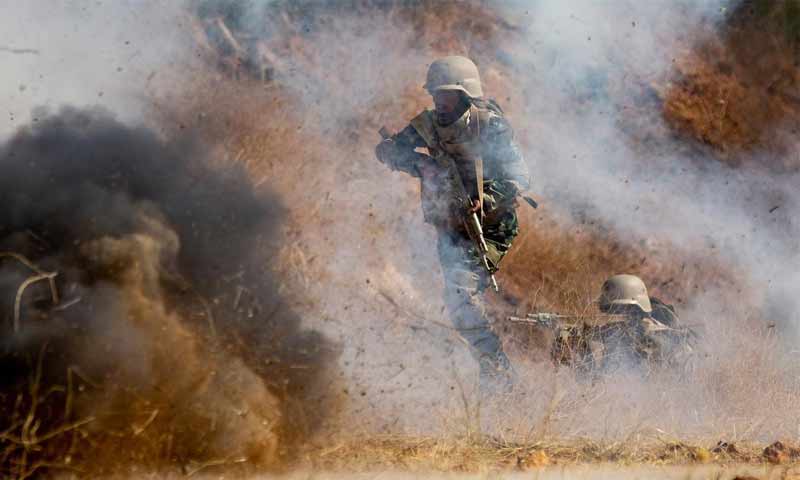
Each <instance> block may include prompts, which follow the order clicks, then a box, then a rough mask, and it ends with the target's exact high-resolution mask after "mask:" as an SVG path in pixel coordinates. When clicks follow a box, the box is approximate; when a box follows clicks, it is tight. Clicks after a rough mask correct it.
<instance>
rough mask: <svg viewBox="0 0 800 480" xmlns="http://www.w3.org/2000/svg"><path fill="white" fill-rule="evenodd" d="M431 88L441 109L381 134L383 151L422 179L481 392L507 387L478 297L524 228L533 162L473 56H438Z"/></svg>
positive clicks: (450, 298)
mask: <svg viewBox="0 0 800 480" xmlns="http://www.w3.org/2000/svg"><path fill="white" fill-rule="evenodd" d="M425 89H426V90H427V91H428V93H430V94H431V96H432V97H433V103H434V106H435V109H434V110H425V111H423V112H422V113H420V114H419V115H417V116H416V117H414V119H413V120H411V124H410V125H409V126H407V127H406V128H404V129H403V130H402V131H401V132H400V133H398V134H396V135H392V136H389V135H388V134H386V133H383V135H384V140H383V141H382V142H381V143H380V144H378V146H377V148H376V155H377V157H378V159H379V160H380V161H381V162H383V163H385V164H386V165H387V166H389V167H390V168H391V169H392V170H400V171H403V172H406V173H408V174H410V175H413V176H415V177H419V178H420V179H421V182H422V209H423V214H424V217H425V221H426V222H428V223H430V224H432V225H434V226H435V227H436V230H437V233H438V242H437V247H438V253H439V261H440V263H441V266H442V271H443V273H444V278H445V303H446V305H447V309H448V312H449V315H450V317H451V320H452V322H453V324H454V325H455V327H456V329H457V330H458V332H459V333H460V334H461V336H462V337H463V338H464V339H465V340H467V341H468V342H469V344H470V345H471V351H472V353H473V356H475V357H476V359H477V361H478V363H479V365H480V374H481V387H482V389H486V388H492V387H493V386H497V385H502V386H505V385H509V384H510V383H511V382H512V381H513V369H512V368H511V364H510V363H509V360H508V357H507V356H506V354H505V352H504V351H503V347H502V344H501V343H500V339H499V338H498V337H497V334H495V333H494V332H493V331H492V330H491V328H490V326H489V321H488V319H487V317H486V312H485V308H484V305H483V300H482V298H481V297H482V294H483V292H484V291H485V290H486V288H487V287H488V286H490V285H494V286H495V288H496V284H495V283H494V273H495V272H496V271H497V270H498V268H499V266H500V261H501V260H502V258H503V257H504V256H505V255H506V253H508V251H509V249H510V248H511V242H512V240H513V239H514V238H515V237H516V236H517V234H518V224H517V214H516V211H515V209H516V207H517V196H518V195H519V193H520V191H522V190H524V189H527V188H528V184H529V174H528V167H527V165H526V163H525V160H524V159H523V158H522V154H521V153H520V149H519V147H518V146H517V145H516V143H515V142H514V137H513V132H512V129H511V126H510V125H509V123H508V121H507V120H506V119H505V118H504V116H503V111H502V110H501V109H500V107H499V106H498V105H497V103H496V102H495V101H493V100H490V99H485V98H484V97H483V89H482V87H481V81H480V77H479V74H478V68H477V67H476V66H475V64H474V63H473V62H472V61H471V60H469V59H468V58H465V57H459V56H451V57H445V58H442V59H439V60H436V61H435V62H433V63H432V64H431V66H430V68H429V69H428V76H427V82H426V83H425ZM417 148H427V151H428V154H427V155H425V154H422V153H418V152H416V149H417ZM478 199H482V201H479V200H478ZM470 221H472V223H470ZM479 233H481V234H482V235H479ZM484 239H485V242H484Z"/></svg>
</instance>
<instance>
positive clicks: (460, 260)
mask: <svg viewBox="0 0 800 480" xmlns="http://www.w3.org/2000/svg"><path fill="white" fill-rule="evenodd" d="M498 218H500V220H501V221H500V222H497V223H495V224H489V223H487V224H486V225H485V237H486V240H487V244H488V245H489V250H490V253H489V255H488V256H489V259H490V266H491V267H492V269H493V270H494V271H496V270H497V268H498V267H499V264H500V260H501V259H502V258H503V256H505V254H506V253H507V252H508V250H509V248H510V247H511V240H513V238H514V237H515V236H516V235H517V231H518V230H517V220H516V214H515V213H514V211H513V209H510V210H508V211H507V212H505V214H503V215H498ZM438 234H439V235H438V244H437V246H438V253H439V261H440V263H441V266H442V272H443V274H444V279H445V293H444V297H445V298H444V300H445V305H446V307H447V310H448V314H449V316H450V319H451V321H452V323H453V326H454V327H455V328H456V330H457V331H458V333H459V334H460V335H461V337H462V338H464V340H466V341H467V342H468V343H469V345H470V351H471V353H472V355H473V357H474V358H475V359H476V360H477V362H478V364H479V366H480V375H481V386H482V388H483V387H484V386H485V385H486V384H487V383H492V382H496V381H497V380H503V381H506V382H508V381H510V380H512V378H513V370H512V368H511V363H510V362H509V360H508V357H507V356H506V354H505V352H504V351H503V346H502V343H501V342H500V338H499V337H498V336H497V334H496V333H495V332H494V331H493V330H492V329H491V327H490V322H489V319H488V318H487V316H486V309H485V305H484V300H483V292H484V290H485V289H486V288H487V286H488V275H487V273H486V269H485V268H484V266H483V264H482V262H481V259H480V256H479V255H478V252H477V250H476V248H475V247H474V246H473V244H472V241H471V240H470V239H469V238H468V237H467V236H466V235H465V234H464V233H462V232H458V231H453V230H451V229H447V228H439V229H438Z"/></svg>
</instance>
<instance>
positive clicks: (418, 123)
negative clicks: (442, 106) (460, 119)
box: [411, 110, 439, 150]
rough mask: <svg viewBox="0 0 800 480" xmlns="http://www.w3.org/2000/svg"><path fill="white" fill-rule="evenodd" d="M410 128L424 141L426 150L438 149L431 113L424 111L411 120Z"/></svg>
mask: <svg viewBox="0 0 800 480" xmlns="http://www.w3.org/2000/svg"><path fill="white" fill-rule="evenodd" d="M411 126H412V127H414V130H416V131H417V133H418V134H419V136H420V137H422V139H423V140H425V144H426V145H427V146H428V149H436V150H438V149H439V140H438V139H437V136H436V126H435V125H434V122H433V112H431V111H430V110H425V111H423V112H422V113H420V114H419V115H417V116H416V117H414V118H413V119H411Z"/></svg>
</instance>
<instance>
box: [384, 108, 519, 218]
mask: <svg viewBox="0 0 800 480" xmlns="http://www.w3.org/2000/svg"><path fill="white" fill-rule="evenodd" d="M418 148H426V149H427V150H428V155H425V154H422V153H419V152H417V151H416V150H417V149H418ZM376 153H377V155H378V158H380V160H381V161H383V162H384V163H386V164H387V165H388V166H389V167H390V168H392V169H393V170H399V171H403V172H406V173H408V174H411V175H413V176H416V177H419V178H421V179H422V197H423V198H422V201H423V210H424V212H425V218H426V220H428V221H429V222H431V223H434V224H440V223H442V216H443V215H446V214H445V212H444V208H443V205H442V201H441V199H442V198H443V197H446V196H447V195H448V192H447V191H446V190H445V187H446V186H445V180H444V178H445V177H446V173H445V172H442V171H441V170H442V166H441V164H440V163H439V162H437V161H436V159H437V158H438V157H439V156H440V155H449V156H450V157H451V158H453V160H454V161H455V164H456V167H457V168H458V170H459V174H460V176H461V178H462V180H463V183H464V186H465V188H466V189H467V192H468V193H469V195H470V196H471V197H472V198H477V181H476V180H477V179H476V171H475V170H476V169H475V159H476V158H477V157H478V156H479V157H480V158H481V159H482V161H483V180H484V184H487V187H488V186H489V185H491V186H492V189H493V190H495V191H501V192H503V193H504V195H502V196H503V197H504V198H505V199H507V200H513V198H514V197H515V196H516V194H517V192H518V191H519V190H524V189H527V188H528V186H529V182H530V175H529V172H528V165H527V164H526V162H525V159H524V158H523V156H522V153H521V152H520V149H519V147H518V146H517V144H516V142H515V141H514V133H513V130H512V128H511V125H510V124H509V123H508V121H507V120H506V119H505V117H504V116H503V113H502V110H500V107H499V106H497V104H496V103H494V102H493V101H491V100H488V101H483V100H475V101H474V105H473V107H472V108H470V109H469V110H467V111H466V112H465V114H464V117H462V118H461V119H459V121H457V122H456V126H455V128H454V127H440V126H439V125H438V124H437V123H436V114H435V112H434V111H432V110H425V111H423V112H422V113H420V114H419V115H417V116H416V117H415V118H414V119H413V120H412V121H411V123H410V125H408V126H407V127H406V128H404V129H403V130H402V131H400V132H399V133H397V134H396V135H394V136H393V137H392V138H391V139H389V140H387V141H384V142H382V143H381V144H380V145H378V148H377V152H376ZM487 190H489V188H487Z"/></svg>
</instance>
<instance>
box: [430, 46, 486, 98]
mask: <svg viewBox="0 0 800 480" xmlns="http://www.w3.org/2000/svg"><path fill="white" fill-rule="evenodd" d="M425 89H426V90H428V93H430V94H431V95H433V94H434V93H435V92H440V91H442V90H454V91H459V92H464V93H465V94H466V95H467V96H468V97H470V98H481V97H483V88H482V87H481V77H480V74H478V67H477V66H475V63H473V62H472V60H470V59H469V58H467V57H461V56H457V55H454V56H450V57H444V58H440V59H438V60H436V61H435V62H433V63H431V66H430V67H429V68H428V78H427V81H426V82H425Z"/></svg>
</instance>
